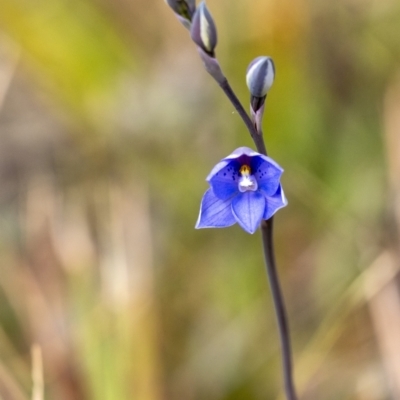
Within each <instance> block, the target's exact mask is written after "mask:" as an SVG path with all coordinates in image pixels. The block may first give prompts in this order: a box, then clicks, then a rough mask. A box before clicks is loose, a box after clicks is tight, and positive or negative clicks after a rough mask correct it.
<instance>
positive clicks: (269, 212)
mask: <svg viewBox="0 0 400 400" xmlns="http://www.w3.org/2000/svg"><path fill="white" fill-rule="evenodd" d="M287 204H288V201H287V199H286V196H285V193H284V192H283V189H282V186H281V185H279V187H278V190H277V191H276V193H275V194H274V195H273V196H268V197H266V207H265V212H264V217H263V219H269V218H271V217H272V216H273V215H274V214H275V213H276V212H277V211H278V210H279V209H280V208H283V207H285V206H286V205H287Z"/></svg>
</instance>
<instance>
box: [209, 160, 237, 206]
mask: <svg viewBox="0 0 400 400" xmlns="http://www.w3.org/2000/svg"><path fill="white" fill-rule="evenodd" d="M239 168H240V164H239V162H238V161H236V160H230V161H227V160H224V161H221V162H219V163H218V164H217V165H216V166H215V167H214V168H213V170H212V171H211V173H210V175H208V177H207V180H208V182H209V183H210V185H211V187H212V189H213V191H214V194H215V195H216V196H217V197H218V198H220V199H221V200H227V199H229V198H231V197H232V196H233V195H234V194H236V193H238V192H239V188H238V182H239Z"/></svg>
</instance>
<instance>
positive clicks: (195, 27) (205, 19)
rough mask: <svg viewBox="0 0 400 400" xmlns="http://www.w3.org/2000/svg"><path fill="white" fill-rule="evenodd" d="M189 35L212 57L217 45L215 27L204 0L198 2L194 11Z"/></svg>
mask: <svg viewBox="0 0 400 400" xmlns="http://www.w3.org/2000/svg"><path fill="white" fill-rule="evenodd" d="M190 35H191V37H192V40H193V41H194V42H195V43H196V44H197V45H198V46H199V47H200V48H201V49H203V50H204V51H205V52H206V53H207V54H209V55H210V56H211V57H214V50H215V47H216V46H217V28H216V27H215V24H214V21H213V19H212V17H211V14H210V12H209V11H208V9H207V7H206V3H204V1H203V2H201V3H200V5H199V6H198V8H197V10H196V12H195V13H194V16H193V20H192V27H191V30H190Z"/></svg>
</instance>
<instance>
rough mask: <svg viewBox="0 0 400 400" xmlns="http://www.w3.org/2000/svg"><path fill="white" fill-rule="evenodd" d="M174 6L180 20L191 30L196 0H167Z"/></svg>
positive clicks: (173, 8)
mask: <svg viewBox="0 0 400 400" xmlns="http://www.w3.org/2000/svg"><path fill="white" fill-rule="evenodd" d="M165 1H166V3H167V4H168V5H169V6H170V7H171V8H172V10H173V11H174V13H175V14H176V16H177V17H178V19H179V21H180V22H181V23H182V24H183V25H184V26H185V27H186V28H187V29H189V30H190V26H191V23H192V18H193V15H194V13H195V11H196V0H165Z"/></svg>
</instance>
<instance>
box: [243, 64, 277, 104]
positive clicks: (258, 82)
mask: <svg viewBox="0 0 400 400" xmlns="http://www.w3.org/2000/svg"><path fill="white" fill-rule="evenodd" d="M274 79H275V65H274V62H273V60H272V58H271V57H266V56H261V57H257V58H255V59H254V60H253V61H252V62H251V63H250V64H249V66H248V67H247V73H246V83H247V87H248V88H249V91H250V94H251V95H252V96H254V97H259V98H261V97H265V96H266V95H267V93H268V91H269V89H270V88H271V86H272V84H273V82H274Z"/></svg>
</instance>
